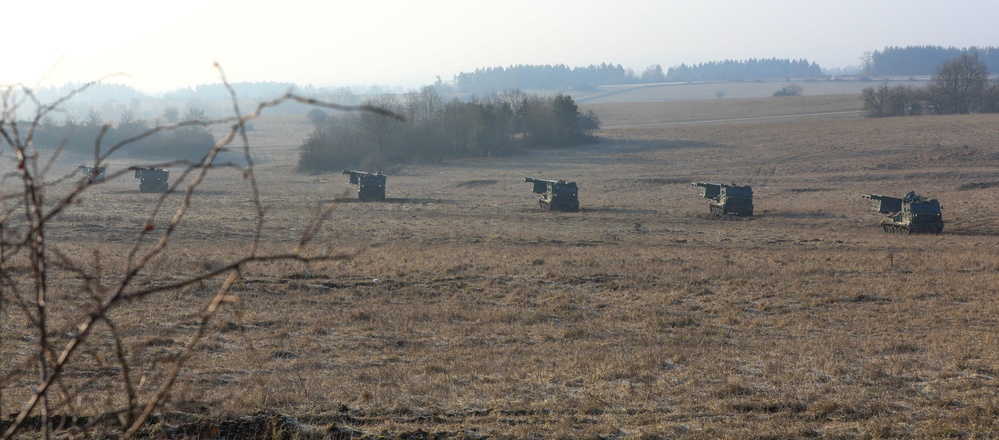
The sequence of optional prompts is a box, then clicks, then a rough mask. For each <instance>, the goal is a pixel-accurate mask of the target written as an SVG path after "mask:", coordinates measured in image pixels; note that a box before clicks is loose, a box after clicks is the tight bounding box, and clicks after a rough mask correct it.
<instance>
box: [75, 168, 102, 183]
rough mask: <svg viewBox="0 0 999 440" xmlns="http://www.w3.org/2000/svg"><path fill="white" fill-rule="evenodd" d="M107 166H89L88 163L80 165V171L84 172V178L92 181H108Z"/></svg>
mask: <svg viewBox="0 0 999 440" xmlns="http://www.w3.org/2000/svg"><path fill="white" fill-rule="evenodd" d="M107 172H108V170H107V168H105V167H88V166H86V165H80V173H81V174H83V176H84V178H85V179H87V180H88V181H89V182H90V183H104V182H106V181H107V179H108V176H107Z"/></svg>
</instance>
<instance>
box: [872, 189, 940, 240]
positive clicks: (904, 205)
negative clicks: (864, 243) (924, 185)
mask: <svg viewBox="0 0 999 440" xmlns="http://www.w3.org/2000/svg"><path fill="white" fill-rule="evenodd" d="M863 197H864V198H865V199H868V200H870V201H871V210H872V211H875V212H879V213H881V214H885V215H887V216H888V217H887V218H885V219H884V220H881V228H882V229H884V231H885V232H889V233H895V234H919V233H927V232H930V233H934V234H939V233H940V232H942V231H943V227H944V222H943V214H942V213H941V212H940V202H938V201H937V199H927V198H924V197H922V196H920V195H919V194H916V192H915V191H909V192H908V193H906V194H905V195H904V196H902V197H892V196H883V195H879V194H863Z"/></svg>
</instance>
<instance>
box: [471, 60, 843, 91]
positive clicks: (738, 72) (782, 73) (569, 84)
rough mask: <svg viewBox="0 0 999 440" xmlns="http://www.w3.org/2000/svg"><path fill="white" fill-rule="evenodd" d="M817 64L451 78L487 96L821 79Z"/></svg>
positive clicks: (551, 69)
mask: <svg viewBox="0 0 999 440" xmlns="http://www.w3.org/2000/svg"><path fill="white" fill-rule="evenodd" d="M825 76H826V75H824V74H823V73H822V69H821V68H820V67H819V65H818V64H815V63H809V62H808V60H797V61H795V60H789V59H777V58H771V59H750V60H745V61H732V60H726V61H720V62H714V61H713V62H708V63H701V64H695V65H689V66H688V65H686V64H680V65H679V66H676V67H671V68H670V69H669V70H668V71H667V72H663V69H662V66H660V65H658V64H655V65H652V66H649V67H647V68H646V69H645V70H644V71H642V73H640V74H639V73H636V72H635V71H634V70H632V69H625V68H624V67H622V66H621V65H620V64H617V65H614V64H608V63H602V64H599V65H589V66H587V67H573V68H570V67H568V66H566V65H564V64H556V65H543V66H537V65H523V64H522V65H516V66H510V67H487V68H482V69H476V70H475V71H474V72H462V73H459V74H457V75H455V77H454V87H455V88H456V89H457V91H458V92H460V93H477V94H489V93H493V92H495V91H499V90H509V89H524V90H552V89H556V90H589V89H593V88H594V87H596V86H601V85H615V84H642V83H646V84H647V83H660V82H687V81H760V80H785V79H788V78H810V79H811V78H824V77H825Z"/></svg>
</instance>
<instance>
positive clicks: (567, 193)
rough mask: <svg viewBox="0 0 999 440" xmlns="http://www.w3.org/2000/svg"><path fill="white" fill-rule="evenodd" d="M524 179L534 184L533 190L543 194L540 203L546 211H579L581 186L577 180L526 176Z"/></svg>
mask: <svg viewBox="0 0 999 440" xmlns="http://www.w3.org/2000/svg"><path fill="white" fill-rule="evenodd" d="M524 181H525V182H527V183H531V184H533V186H532V188H531V191H532V192H533V193H535V194H541V198H540V199H538V205H539V206H540V207H541V209H542V210H544V211H570V212H575V211H579V187H578V186H576V182H566V181H564V180H545V179H535V178H533V177H525V178H524Z"/></svg>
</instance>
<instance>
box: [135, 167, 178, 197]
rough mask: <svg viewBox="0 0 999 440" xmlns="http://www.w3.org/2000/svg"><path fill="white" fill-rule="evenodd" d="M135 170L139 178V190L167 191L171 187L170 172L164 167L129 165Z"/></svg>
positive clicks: (149, 191) (150, 191) (151, 191)
mask: <svg viewBox="0 0 999 440" xmlns="http://www.w3.org/2000/svg"><path fill="white" fill-rule="evenodd" d="M128 169H129V170H132V171H135V178H136V179H139V191H140V192H144V193H165V192H167V189H169V188H170V183H169V182H168V180H169V179H170V172H169V171H167V170H165V169H163V168H153V167H128Z"/></svg>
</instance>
